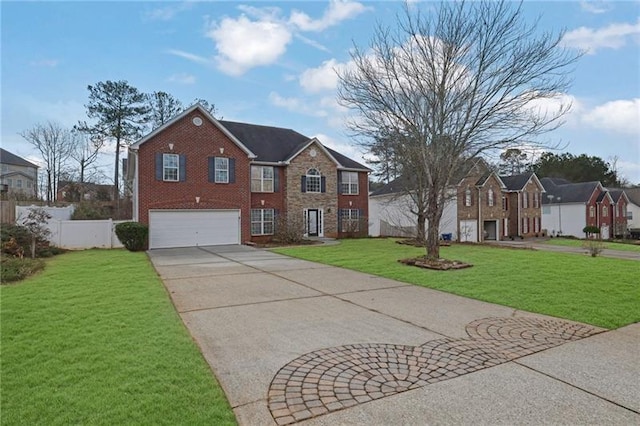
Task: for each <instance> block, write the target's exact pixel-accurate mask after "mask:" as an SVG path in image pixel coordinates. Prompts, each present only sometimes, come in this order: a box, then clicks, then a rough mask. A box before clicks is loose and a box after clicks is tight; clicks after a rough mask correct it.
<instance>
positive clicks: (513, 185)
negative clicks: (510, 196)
mask: <svg viewBox="0 0 640 426" xmlns="http://www.w3.org/2000/svg"><path fill="white" fill-rule="evenodd" d="M532 175H533V173H532V172H529V173H522V174H519V175H511V176H500V179H501V180H502V182H503V183H504V186H506V187H507V191H522V189H524V186H525V185H526V184H527V182H529V179H531V176H532Z"/></svg>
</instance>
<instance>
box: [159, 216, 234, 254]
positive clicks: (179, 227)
mask: <svg viewBox="0 0 640 426" xmlns="http://www.w3.org/2000/svg"><path fill="white" fill-rule="evenodd" d="M239 217H240V212H239V211H238V210H198V211H185V210H164V211H162V210H158V211H150V212H149V247H150V248H152V249H153V248H170V247H191V246H208V245H223V244H239V243H240V220H239Z"/></svg>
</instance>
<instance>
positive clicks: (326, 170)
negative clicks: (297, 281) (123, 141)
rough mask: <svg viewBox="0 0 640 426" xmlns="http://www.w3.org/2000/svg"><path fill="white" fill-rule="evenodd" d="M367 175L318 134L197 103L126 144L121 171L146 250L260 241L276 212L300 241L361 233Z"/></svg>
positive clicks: (271, 229) (272, 226)
mask: <svg viewBox="0 0 640 426" xmlns="http://www.w3.org/2000/svg"><path fill="white" fill-rule="evenodd" d="M368 172H369V169H367V168H366V167H364V166H363V165H361V164H359V163H358V162H356V161H354V160H352V159H350V158H348V157H346V156H344V155H342V154H340V153H338V152H336V151H334V150H332V149H330V148H328V147H325V146H324V145H323V144H322V143H321V142H320V141H319V140H317V139H315V138H309V137H307V136H304V135H302V134H300V133H298V132H295V131H294V130H290V129H283V128H277V127H270V126H259V125H254V124H246V123H237V122H231V121H223V120H216V119H215V118H214V117H213V116H211V115H210V114H209V113H208V112H207V111H206V110H205V109H204V108H202V107H201V106H200V105H194V106H193V107H191V108H189V109H187V110H186V111H184V112H183V113H181V114H180V115H178V116H176V117H175V118H173V119H172V120H171V121H169V122H168V123H166V124H165V125H163V126H161V127H159V128H158V129H156V130H154V131H153V132H151V133H150V134H148V135H147V136H145V137H143V138H142V139H140V140H139V141H137V142H136V143H134V144H133V145H131V147H130V150H129V167H128V175H129V177H130V178H131V180H132V187H133V210H134V220H137V221H140V222H142V223H147V224H149V246H150V248H161V247H184V246H196V245H217V244H238V243H241V242H246V241H254V242H263V241H266V240H269V239H271V238H272V237H273V234H274V232H275V227H276V224H277V218H278V217H283V216H287V217H290V218H292V219H293V218H294V217H298V218H299V219H300V221H302V222H303V223H304V232H305V235H306V236H311V237H313V236H320V237H322V236H327V237H342V236H346V235H349V234H351V233H352V232H364V233H365V235H366V222H365V225H364V226H362V225H361V223H362V222H363V220H365V219H366V217H367V215H368ZM360 228H363V229H360Z"/></svg>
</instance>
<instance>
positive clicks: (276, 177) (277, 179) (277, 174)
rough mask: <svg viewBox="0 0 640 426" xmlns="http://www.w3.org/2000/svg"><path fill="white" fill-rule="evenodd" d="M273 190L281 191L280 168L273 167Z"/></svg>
mask: <svg viewBox="0 0 640 426" xmlns="http://www.w3.org/2000/svg"><path fill="white" fill-rule="evenodd" d="M273 192H280V169H279V168H278V167H274V168H273Z"/></svg>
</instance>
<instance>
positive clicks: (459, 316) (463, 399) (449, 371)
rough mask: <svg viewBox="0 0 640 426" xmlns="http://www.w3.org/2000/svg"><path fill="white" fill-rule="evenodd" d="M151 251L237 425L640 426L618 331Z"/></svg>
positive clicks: (381, 286)
mask: <svg viewBox="0 0 640 426" xmlns="http://www.w3.org/2000/svg"><path fill="white" fill-rule="evenodd" d="M149 256H150V258H151V260H152V262H153V264H154V266H155V267H156V270H157V271H158V273H159V274H160V276H161V277H162V279H163V281H164V283H165V286H166V288H167V289H168V291H169V292H170V294H171V297H172V299H173V302H174V304H175V306H176V309H177V310H178V312H179V313H180V316H181V317H182V319H183V321H184V323H185V324H186V326H187V327H188V329H189V331H190V332H191V334H192V335H193V337H194V339H195V340H196V342H197V343H198V345H199V346H200V348H201V350H202V353H203V354H204V356H205V358H206V360H207V362H208V363H209V364H210V365H211V367H212V369H213V371H214V372H215V374H216V376H217V378H218V380H219V381H220V384H221V385H222V387H223V389H224V391H225V393H226V395H227V397H228V399H229V402H230V403H231V406H232V407H233V409H234V412H235V414H236V418H237V419H238V422H239V423H240V424H242V425H273V424H291V423H301V424H309V425H334V424H368V425H378V424H385V425H412V424H415V425H424V424H451V423H454V424H541V423H564V424H567V423H571V424H594V423H599V424H604V423H606V424H640V414H639V413H640V362H639V358H638V353H639V350H640V325H638V324H634V325H631V326H628V327H625V328H622V329H619V330H616V331H608V332H603V330H601V329H598V328H595V327H591V326H587V325H584V324H576V323H571V322H568V321H564V320H558V319H555V318H550V317H545V316H541V315H535V314H531V313H527V312H522V311H517V310H514V309H511V308H507V307H504V306H499V305H494V304H489V303H484V302H480V301H476V300H471V299H467V298H463V297H458V296H454V295H450V294H447V293H443V292H439V291H434V290H429V289H425V288H420V287H416V286H412V285H407V284H404V283H400V282H397V281H393V280H389V279H386V278H380V277H376V276H372V275H367V274H363V273H358V272H354V271H349V270H345V269H340V268H335V267H331V266H326V265H321V264H317V263H313V262H308V261H304V260H297V259H291V258H288V257H285V256H281V255H278V254H275V253H272V252H269V251H265V250H258V249H252V248H248V247H244V246H223V247H200V248H186V249H165V250H153V251H151V252H149Z"/></svg>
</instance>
